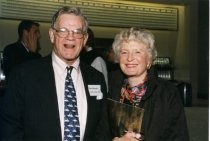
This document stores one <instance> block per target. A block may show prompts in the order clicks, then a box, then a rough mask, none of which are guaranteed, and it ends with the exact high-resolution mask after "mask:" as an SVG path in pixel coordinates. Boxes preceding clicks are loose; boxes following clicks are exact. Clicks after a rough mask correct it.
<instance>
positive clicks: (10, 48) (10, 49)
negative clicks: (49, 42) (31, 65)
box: [3, 41, 41, 77]
mask: <svg viewBox="0 0 210 141" xmlns="http://www.w3.org/2000/svg"><path fill="white" fill-rule="evenodd" d="M3 57H4V60H3V68H4V73H5V75H6V76H7V77H8V75H9V72H10V70H11V69H12V68H13V67H15V66H17V65H18V64H21V63H23V62H25V61H28V60H31V59H35V58H40V57H41V55H40V54H39V53H31V52H30V53H29V52H28V51H27V50H26V49H25V47H24V46H23V44H22V43H21V41H17V42H15V43H13V44H10V45H7V46H6V47H5V48H4V52H3Z"/></svg>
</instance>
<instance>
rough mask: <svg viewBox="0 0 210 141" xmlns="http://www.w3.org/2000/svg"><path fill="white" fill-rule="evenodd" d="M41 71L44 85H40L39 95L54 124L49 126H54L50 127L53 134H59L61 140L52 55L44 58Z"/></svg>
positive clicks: (43, 107) (44, 109)
mask: <svg viewBox="0 0 210 141" xmlns="http://www.w3.org/2000/svg"><path fill="white" fill-rule="evenodd" d="M39 71H41V72H40V74H41V76H40V77H41V78H40V80H41V82H42V85H40V87H41V88H40V90H41V91H42V92H41V93H42V94H41V95H39V96H40V101H41V105H42V109H43V112H44V113H47V114H46V115H45V116H46V117H47V118H48V119H49V120H50V122H51V123H52V125H49V126H50V127H49V128H53V129H49V130H51V131H52V130H53V131H52V132H54V135H52V136H55V135H59V140H61V126H60V118H59V109H58V101H57V94H56V86H55V78H54V71H53V67H52V59H51V55H49V56H47V57H45V58H44V59H43V63H42V66H41V68H40V70H39Z"/></svg>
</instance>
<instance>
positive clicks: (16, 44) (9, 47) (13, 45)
mask: <svg viewBox="0 0 210 141" xmlns="http://www.w3.org/2000/svg"><path fill="white" fill-rule="evenodd" d="M20 46H21V43H20V42H14V43H11V44H8V45H6V46H5V47H4V51H9V50H15V49H18V48H19V47H20Z"/></svg>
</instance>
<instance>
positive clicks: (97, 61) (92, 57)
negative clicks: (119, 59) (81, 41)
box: [80, 28, 108, 89]
mask: <svg viewBox="0 0 210 141" xmlns="http://www.w3.org/2000/svg"><path fill="white" fill-rule="evenodd" d="M80 59H81V60H82V61H83V62H86V63H87V64H88V65H91V66H92V67H94V68H95V69H97V70H98V71H100V72H101V73H103V75H104V78H105V81H106V85H107V89H108V72H107V66H106V62H105V60H104V58H103V56H102V55H100V54H99V53H98V52H97V50H96V48H95V36H94V33H93V31H92V30H91V29H90V28H88V41H87V43H86V46H85V48H84V50H83V52H82V54H81V57H80Z"/></svg>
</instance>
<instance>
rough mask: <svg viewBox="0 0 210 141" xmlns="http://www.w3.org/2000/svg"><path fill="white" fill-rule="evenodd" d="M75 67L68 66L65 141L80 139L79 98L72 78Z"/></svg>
mask: <svg viewBox="0 0 210 141" xmlns="http://www.w3.org/2000/svg"><path fill="white" fill-rule="evenodd" d="M72 69H73V67H72V66H70V67H67V76H66V80H65V92H64V93H65V97H64V141H79V140H80V125H79V117H78V112H77V100H76V92H75V89H74V84H73V81H72V78H71V71H72Z"/></svg>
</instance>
